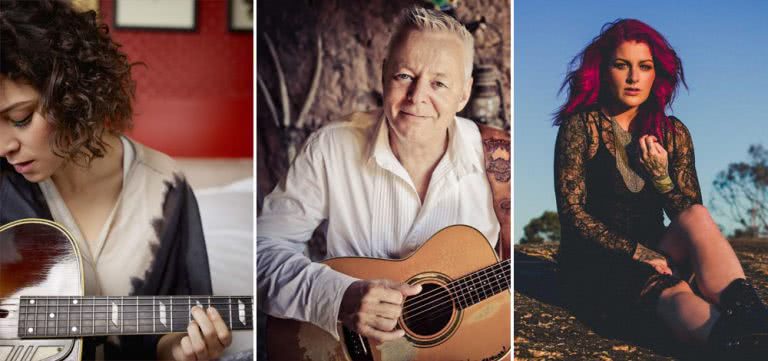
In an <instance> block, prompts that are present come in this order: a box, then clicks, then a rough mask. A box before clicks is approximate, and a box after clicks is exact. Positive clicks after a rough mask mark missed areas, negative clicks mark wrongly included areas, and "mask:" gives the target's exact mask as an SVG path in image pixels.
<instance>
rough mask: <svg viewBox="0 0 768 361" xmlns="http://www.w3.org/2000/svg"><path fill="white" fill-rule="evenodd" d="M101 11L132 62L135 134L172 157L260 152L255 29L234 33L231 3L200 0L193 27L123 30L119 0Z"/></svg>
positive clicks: (108, 1)
mask: <svg viewBox="0 0 768 361" xmlns="http://www.w3.org/2000/svg"><path fill="white" fill-rule="evenodd" d="M99 12H100V14H101V16H102V18H103V19H104V23H106V24H108V25H109V28H110V33H111V34H112V37H113V39H115V41H116V42H118V43H120V44H122V46H123V47H122V49H123V51H124V52H125V53H126V54H127V55H128V58H129V60H130V61H132V62H136V61H141V62H144V63H145V64H146V67H144V66H141V65H139V66H136V67H134V68H133V78H134V80H136V103H135V107H134V109H135V112H134V113H135V114H134V128H133V130H132V131H131V132H130V133H129V135H130V136H131V137H133V138H134V139H136V140H138V141H139V142H141V143H143V144H146V145H149V146H150V147H152V148H155V149H158V150H161V151H163V152H165V153H167V154H170V155H172V156H182V157H252V156H253V105H252V104H253V85H252V84H253V35H252V33H250V32H247V33H233V32H230V31H229V30H228V25H227V21H228V20H227V1H224V0H217V1H208V0H202V1H197V30H196V31H194V32H175V31H156V30H151V31H148V30H124V29H117V28H116V27H115V24H114V17H113V12H114V1H112V0H100V1H99Z"/></svg>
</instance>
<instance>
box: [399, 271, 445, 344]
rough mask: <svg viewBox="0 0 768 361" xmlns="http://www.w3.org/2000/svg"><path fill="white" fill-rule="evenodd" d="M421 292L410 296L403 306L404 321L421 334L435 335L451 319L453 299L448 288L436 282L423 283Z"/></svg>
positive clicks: (414, 331)
mask: <svg viewBox="0 0 768 361" xmlns="http://www.w3.org/2000/svg"><path fill="white" fill-rule="evenodd" d="M421 286H422V290H421V293H419V294H418V295H416V296H412V297H408V298H407V299H406V300H405V305H404V306H403V316H402V318H403V322H404V323H405V325H406V326H408V328H409V329H410V331H411V332H413V333H416V334H417V335H419V336H429V335H433V334H435V333H437V332H439V331H440V330H442V329H443V328H444V327H445V326H446V325H447V324H448V322H449V321H450V320H451V315H452V314H453V308H454V306H453V299H451V295H450V293H449V292H448V290H447V289H445V288H444V287H442V286H440V285H437V284H434V283H425V284H422V285H421Z"/></svg>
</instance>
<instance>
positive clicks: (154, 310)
mask: <svg viewBox="0 0 768 361" xmlns="http://www.w3.org/2000/svg"><path fill="white" fill-rule="evenodd" d="M194 306H200V307H202V308H204V309H207V308H208V307H214V308H215V309H216V310H217V311H218V312H219V314H220V315H221V318H222V319H223V320H224V322H225V323H226V324H227V325H228V326H229V328H230V329H231V330H250V329H253V297H251V296H243V297H236V296H233V297H222V296H124V297H120V296H116V297H111V296H57V297H35V296H23V297H21V299H20V305H19V324H18V326H19V327H18V336H19V338H57V337H85V336H104V335H130V334H133V335H138V334H164V333H170V332H186V329H187V325H188V324H189V321H191V320H192V319H193V317H192V313H191V312H190V311H191V309H192V307H194Z"/></svg>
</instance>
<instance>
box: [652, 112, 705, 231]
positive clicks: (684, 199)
mask: <svg viewBox="0 0 768 361" xmlns="http://www.w3.org/2000/svg"><path fill="white" fill-rule="evenodd" d="M671 120H672V126H673V129H674V131H673V132H670V133H672V134H669V135H668V140H667V152H668V154H669V177H670V178H672V182H673V183H674V185H675V187H674V188H673V189H672V190H671V191H669V192H667V193H664V194H662V198H663V199H664V211H666V212H667V216H669V218H670V219H675V218H676V217H677V215H678V214H680V212H682V211H684V210H685V209H687V208H688V207H690V206H692V205H694V204H702V200H701V189H700V188H699V178H698V176H697V175H696V163H695V160H694V154H693V140H692V139H691V133H690V132H689V131H688V128H686V127H685V125H683V123H682V122H681V121H680V120H678V119H677V118H674V117H672V118H671Z"/></svg>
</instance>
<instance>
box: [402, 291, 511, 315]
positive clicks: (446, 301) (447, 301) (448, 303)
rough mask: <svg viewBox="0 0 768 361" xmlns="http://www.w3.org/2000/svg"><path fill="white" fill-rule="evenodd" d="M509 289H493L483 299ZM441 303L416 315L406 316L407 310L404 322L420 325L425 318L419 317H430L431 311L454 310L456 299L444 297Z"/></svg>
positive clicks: (404, 312)
mask: <svg viewBox="0 0 768 361" xmlns="http://www.w3.org/2000/svg"><path fill="white" fill-rule="evenodd" d="M502 285H503V283H502V282H495V284H493V285H492V286H502ZM507 289H509V288H504V287H501V288H499V289H498V291H495V290H496V289H495V288H492V289H490V290H489V291H491V292H487V293H484V295H485V297H481V298H482V299H487V298H490V297H492V296H495V295H496V294H499V293H501V292H503V291H505V290H507ZM494 291H495V292H494ZM489 294H490V295H489ZM439 301H440V302H439V303H436V302H433V304H432V305H431V306H432V307H430V308H427V309H424V310H420V312H417V313H415V314H414V313H408V314H407V315H406V310H404V311H403V316H402V318H403V321H404V322H406V323H407V324H409V325H410V324H418V322H419V321H420V320H421V319H423V317H419V316H422V315H424V314H426V315H427V316H429V315H430V311H431V314H434V312H437V311H445V310H449V309H452V308H453V307H454V306H453V305H454V299H453V298H452V297H443V298H442V299H440V300H439ZM468 306H469V305H468ZM409 321H410V322H409Z"/></svg>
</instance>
